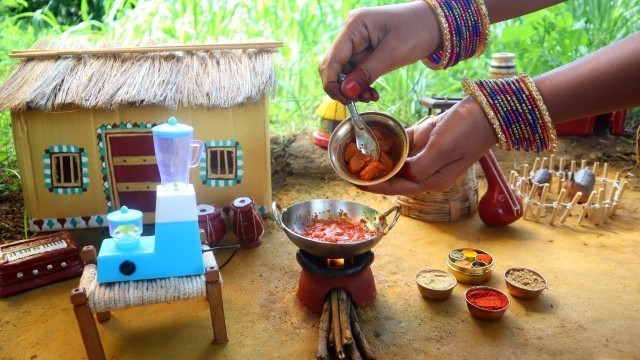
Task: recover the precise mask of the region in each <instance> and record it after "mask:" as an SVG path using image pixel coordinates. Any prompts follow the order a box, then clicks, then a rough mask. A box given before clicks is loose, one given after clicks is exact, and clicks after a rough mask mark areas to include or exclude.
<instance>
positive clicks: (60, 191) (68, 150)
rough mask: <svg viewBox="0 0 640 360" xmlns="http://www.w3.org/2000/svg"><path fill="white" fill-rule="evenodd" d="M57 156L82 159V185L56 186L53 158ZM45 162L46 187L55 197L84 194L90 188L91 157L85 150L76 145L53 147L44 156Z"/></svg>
mask: <svg viewBox="0 0 640 360" xmlns="http://www.w3.org/2000/svg"><path fill="white" fill-rule="evenodd" d="M55 154H77V155H78V156H79V157H80V174H79V175H80V179H79V180H80V185H79V186H64V187H63V186H54V184H53V183H54V179H53V174H52V166H51V156H52V155H55ZM42 159H43V162H44V170H43V174H44V186H45V187H46V188H47V189H49V191H50V192H51V193H53V194H55V195H69V194H82V193H83V192H85V191H87V188H88V187H89V156H88V155H87V152H86V151H84V149H83V148H81V147H79V146H74V145H52V146H49V148H48V149H46V150H45V153H44V154H42Z"/></svg>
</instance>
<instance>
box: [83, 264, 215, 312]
mask: <svg viewBox="0 0 640 360" xmlns="http://www.w3.org/2000/svg"><path fill="white" fill-rule="evenodd" d="M202 257H203V259H204V266H205V267H216V268H217V264H216V259H215V257H214V256H213V254H212V253H211V252H205V253H204V254H203V256H202ZM97 275H98V272H97V267H96V265H95V264H87V265H85V267H84V270H83V272H82V277H81V278H80V287H84V288H85V290H86V291H87V297H88V299H89V301H88V303H89V308H90V309H91V312H93V313H98V312H104V311H112V310H117V309H124V308H128V307H134V306H143V305H150V304H157V303H164V302H170V301H175V300H186V299H191V298H196V297H202V298H204V297H206V296H207V287H206V283H205V278H204V274H203V275H193V276H177V277H168V278H161V279H149V280H135V281H121V282H114V283H105V284H100V283H98V281H97ZM220 283H222V279H221V280H220Z"/></svg>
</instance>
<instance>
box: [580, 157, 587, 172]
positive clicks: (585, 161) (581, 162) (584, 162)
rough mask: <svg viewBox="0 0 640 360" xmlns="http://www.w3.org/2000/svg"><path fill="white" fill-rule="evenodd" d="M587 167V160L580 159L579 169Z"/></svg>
mask: <svg viewBox="0 0 640 360" xmlns="http://www.w3.org/2000/svg"><path fill="white" fill-rule="evenodd" d="M586 167H587V160H585V159H582V160H580V170H582V169H584V168H586Z"/></svg>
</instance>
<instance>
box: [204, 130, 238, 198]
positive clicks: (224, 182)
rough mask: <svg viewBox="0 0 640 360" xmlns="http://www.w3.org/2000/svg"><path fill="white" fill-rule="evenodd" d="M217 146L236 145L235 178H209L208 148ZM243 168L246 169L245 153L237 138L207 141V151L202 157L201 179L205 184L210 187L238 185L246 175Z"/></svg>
mask: <svg viewBox="0 0 640 360" xmlns="http://www.w3.org/2000/svg"><path fill="white" fill-rule="evenodd" d="M217 147H235V148H236V151H235V155H236V157H235V161H236V165H235V170H236V171H235V172H236V176H235V178H234V179H209V178H208V177H207V161H208V160H209V159H208V156H207V154H208V151H207V149H210V148H217ZM243 169H244V153H243V151H242V147H241V146H240V143H238V142H236V141H235V140H211V141H207V142H205V151H204V153H203V155H202V158H200V179H201V180H202V183H203V184H205V185H207V186H209V187H230V186H236V185H238V184H240V183H241V182H242V178H243V177H244V170H243Z"/></svg>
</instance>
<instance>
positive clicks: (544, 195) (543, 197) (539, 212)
mask: <svg viewBox="0 0 640 360" xmlns="http://www.w3.org/2000/svg"><path fill="white" fill-rule="evenodd" d="M548 191H549V184H544V186H543V187H542V194H541V195H540V206H538V209H537V211H536V221H538V222H539V221H540V216H542V210H543V209H545V211H546V208H545V206H544V204H545V201H546V198H547V192H548Z"/></svg>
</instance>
